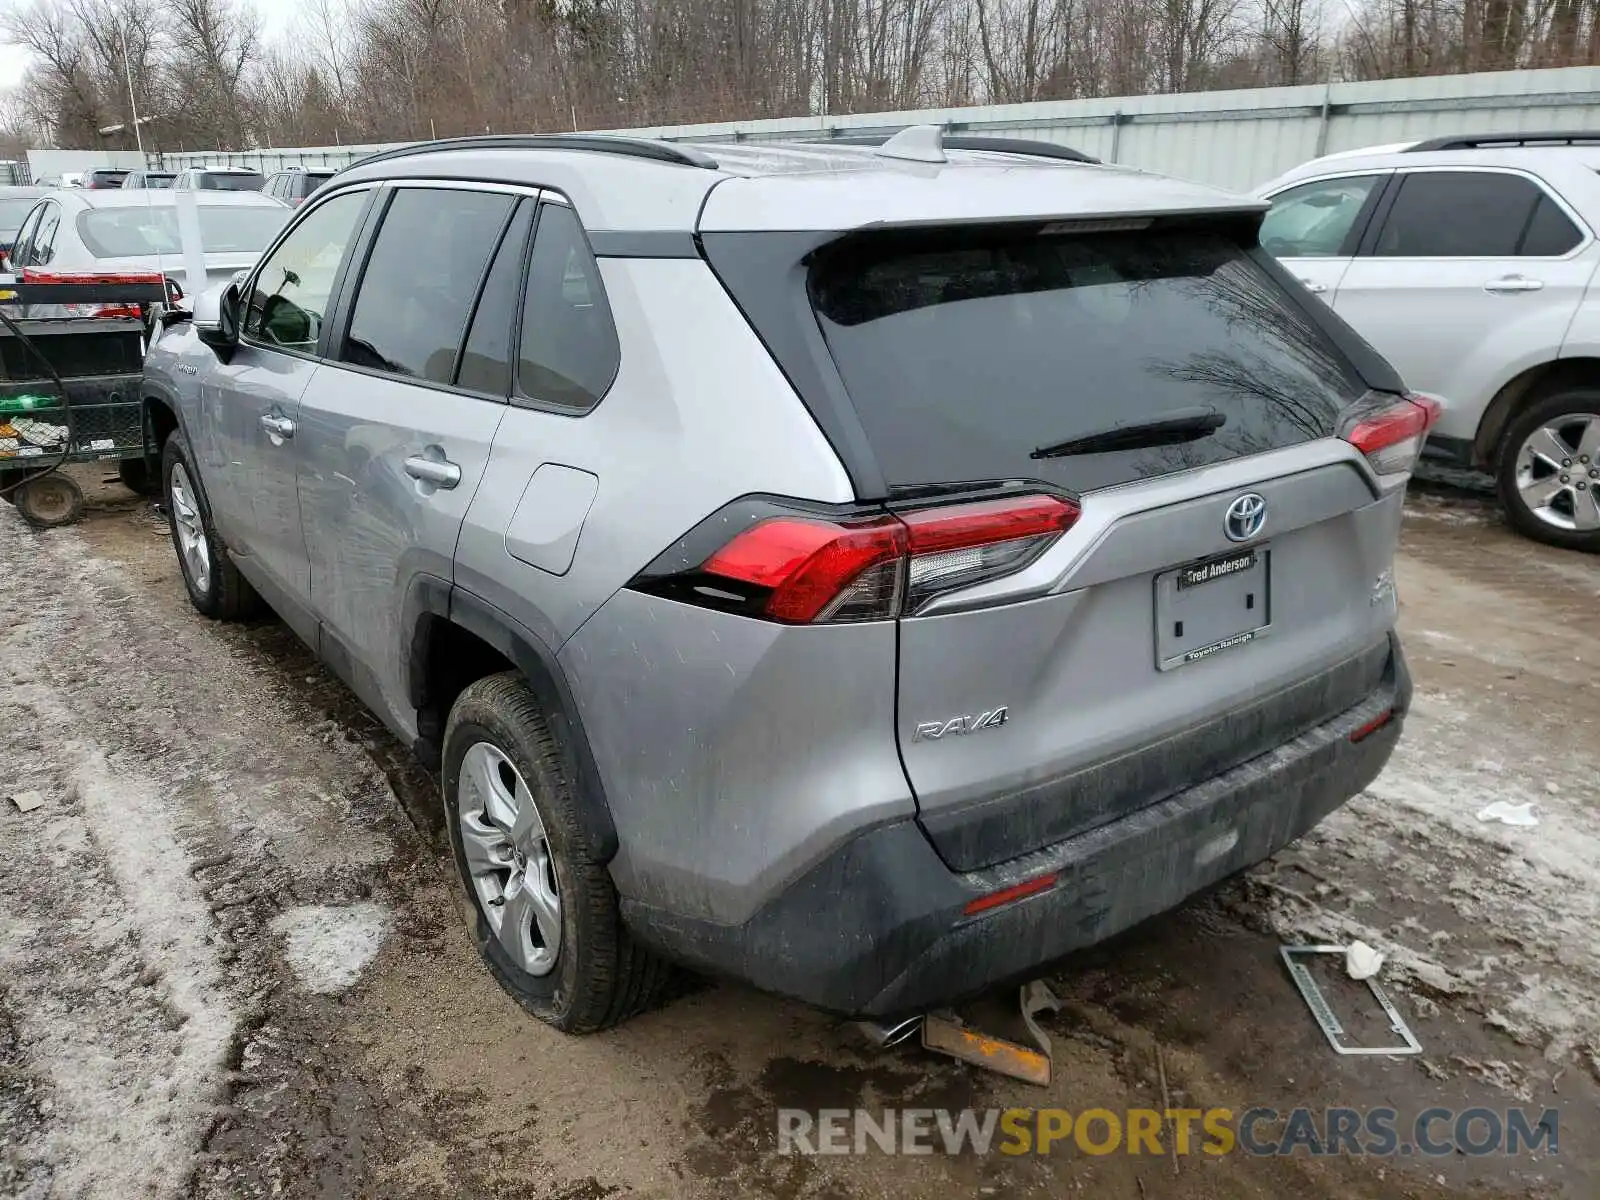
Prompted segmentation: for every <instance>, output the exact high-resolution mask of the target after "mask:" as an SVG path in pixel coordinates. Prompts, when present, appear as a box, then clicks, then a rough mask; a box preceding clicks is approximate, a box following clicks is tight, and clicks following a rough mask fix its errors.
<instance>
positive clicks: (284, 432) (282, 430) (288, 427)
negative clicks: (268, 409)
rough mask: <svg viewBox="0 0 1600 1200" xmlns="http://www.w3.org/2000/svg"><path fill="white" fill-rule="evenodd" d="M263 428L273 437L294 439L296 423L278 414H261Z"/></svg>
mask: <svg viewBox="0 0 1600 1200" xmlns="http://www.w3.org/2000/svg"><path fill="white" fill-rule="evenodd" d="M261 428H263V429H265V430H266V431H267V432H268V433H270V434H271V435H272V436H273V437H279V438H292V437H293V436H294V422H293V421H291V420H290V419H289V418H288V417H280V416H278V415H277V414H276V413H262V414H261Z"/></svg>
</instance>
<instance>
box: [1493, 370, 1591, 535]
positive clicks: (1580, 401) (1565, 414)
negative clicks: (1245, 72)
mask: <svg viewBox="0 0 1600 1200" xmlns="http://www.w3.org/2000/svg"><path fill="white" fill-rule="evenodd" d="M1496 468H1497V469H1496V471H1495V482H1496V485H1497V486H1498V488H1499V490H1500V499H1501V502H1502V503H1503V504H1504V505H1505V507H1506V515H1507V517H1509V518H1510V520H1511V524H1512V525H1513V526H1515V527H1516V529H1517V530H1518V532H1520V533H1522V534H1524V535H1525V536H1527V537H1530V538H1533V539H1534V540H1535V541H1540V542H1545V543H1547V544H1549V545H1552V546H1562V547H1565V548H1566V549H1569V550H1587V551H1589V552H1590V553H1600V390H1596V389H1592V388H1580V389H1575V390H1573V391H1568V392H1559V393H1557V394H1556V395H1553V396H1546V397H1545V398H1544V399H1543V400H1540V401H1538V402H1537V403H1535V404H1532V405H1530V406H1529V407H1528V408H1527V409H1525V410H1524V411H1523V412H1521V413H1519V414H1518V415H1517V416H1516V417H1515V418H1514V419H1513V420H1512V422H1511V423H1510V424H1509V425H1508V426H1507V427H1506V432H1505V436H1504V438H1502V439H1501V443H1500V456H1499V461H1498V463H1497V464H1496Z"/></svg>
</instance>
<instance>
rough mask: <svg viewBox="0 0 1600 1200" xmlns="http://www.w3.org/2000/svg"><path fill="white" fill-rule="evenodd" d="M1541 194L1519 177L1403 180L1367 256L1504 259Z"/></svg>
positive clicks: (1429, 174) (1420, 175)
mask: <svg viewBox="0 0 1600 1200" xmlns="http://www.w3.org/2000/svg"><path fill="white" fill-rule="evenodd" d="M1543 194H1544V193H1542V192H1541V191H1540V190H1539V189H1538V188H1537V187H1536V186H1534V184H1533V183H1532V182H1531V181H1530V180H1527V179H1524V178H1523V177H1522V176H1520V175H1503V174H1500V173H1497V172H1489V171H1420V172H1417V173H1416V174H1413V175H1407V176H1405V178H1404V179H1402V180H1401V181H1400V192H1399V195H1398V196H1396V198H1395V202H1394V207H1393V208H1391V209H1390V210H1389V217H1388V220H1386V221H1385V222H1384V226H1383V232H1382V233H1380V234H1379V235H1378V244H1377V246H1376V247H1375V248H1374V250H1373V253H1374V254H1376V255H1378V256H1380V257H1383V258H1510V257H1512V256H1514V255H1515V254H1516V253H1517V244H1518V243H1519V242H1520V241H1521V239H1522V231H1523V229H1524V228H1525V227H1526V226H1527V224H1528V219H1529V218H1530V217H1531V216H1532V215H1533V208H1534V205H1535V204H1537V203H1538V202H1539V199H1540V197H1541V196H1542V195H1543Z"/></svg>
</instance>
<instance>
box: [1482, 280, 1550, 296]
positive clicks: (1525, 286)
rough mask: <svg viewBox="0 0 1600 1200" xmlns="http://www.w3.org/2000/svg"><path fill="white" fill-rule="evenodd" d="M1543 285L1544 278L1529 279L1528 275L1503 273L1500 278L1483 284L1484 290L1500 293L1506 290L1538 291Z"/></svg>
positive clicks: (1495, 293)
mask: <svg viewBox="0 0 1600 1200" xmlns="http://www.w3.org/2000/svg"><path fill="white" fill-rule="evenodd" d="M1542 287H1544V280H1542V279H1529V278H1528V277H1527V276H1526V275H1503V276H1501V277H1500V278H1499V279H1491V280H1489V282H1488V283H1486V284H1484V285H1483V290H1484V291H1486V292H1489V293H1491V294H1494V295H1500V294H1503V293H1505V292H1537V291H1538V290H1539V289H1540V288H1542Z"/></svg>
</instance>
